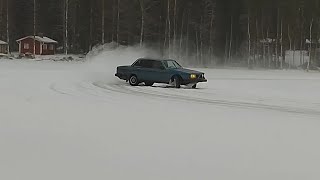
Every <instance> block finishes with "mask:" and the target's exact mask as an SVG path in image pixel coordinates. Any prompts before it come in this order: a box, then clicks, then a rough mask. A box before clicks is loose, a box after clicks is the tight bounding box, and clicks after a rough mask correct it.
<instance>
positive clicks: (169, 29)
mask: <svg viewBox="0 0 320 180" xmlns="http://www.w3.org/2000/svg"><path fill="white" fill-rule="evenodd" d="M167 23H168V31H167V35H168V51H169V52H168V53H169V55H168V56H169V58H170V57H171V20H170V0H168V7H167Z"/></svg>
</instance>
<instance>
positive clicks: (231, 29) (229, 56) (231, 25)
mask: <svg viewBox="0 0 320 180" xmlns="http://www.w3.org/2000/svg"><path fill="white" fill-rule="evenodd" d="M232 42H233V15H231V21H230V40H229V55H228V59H229V60H228V61H229V62H230V61H231V50H232Z"/></svg>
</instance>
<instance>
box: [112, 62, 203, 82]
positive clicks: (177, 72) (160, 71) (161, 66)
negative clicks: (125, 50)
mask: <svg viewBox="0 0 320 180" xmlns="http://www.w3.org/2000/svg"><path fill="white" fill-rule="evenodd" d="M116 76H117V77H119V78H120V79H122V80H126V81H127V82H128V81H129V83H130V85H132V86H138V85H139V84H140V83H144V84H145V85H146V86H152V85H153V84H154V83H165V84H169V85H172V86H173V87H175V88H180V86H181V85H190V86H191V87H192V88H196V87H197V83H199V82H207V80H206V78H205V76H204V73H202V72H199V71H194V70H190V69H184V68H183V67H182V66H181V65H180V64H179V63H177V62H176V61H175V60H171V59H168V60H156V59H145V58H144V59H138V60H136V62H134V63H133V64H132V65H131V66H119V67H118V68H117V73H116Z"/></svg>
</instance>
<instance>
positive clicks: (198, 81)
mask: <svg viewBox="0 0 320 180" xmlns="http://www.w3.org/2000/svg"><path fill="white" fill-rule="evenodd" d="M201 82H208V80H207V79H203V78H198V79H187V80H184V81H183V82H182V84H183V85H187V84H197V83H201Z"/></svg>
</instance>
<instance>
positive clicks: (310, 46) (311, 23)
mask: <svg viewBox="0 0 320 180" xmlns="http://www.w3.org/2000/svg"><path fill="white" fill-rule="evenodd" d="M312 27H313V18H312V19H311V22H310V29H309V31H310V32H309V33H310V37H309V38H310V45H309V61H308V65H307V71H309V69H310V63H311V50H312Z"/></svg>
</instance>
